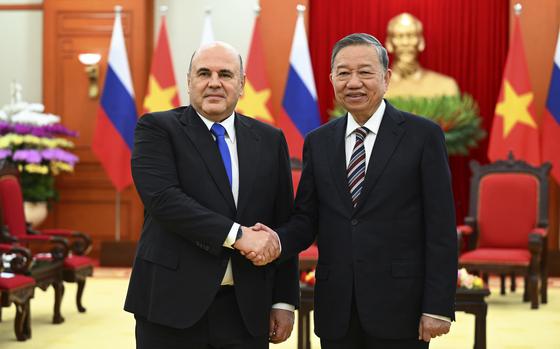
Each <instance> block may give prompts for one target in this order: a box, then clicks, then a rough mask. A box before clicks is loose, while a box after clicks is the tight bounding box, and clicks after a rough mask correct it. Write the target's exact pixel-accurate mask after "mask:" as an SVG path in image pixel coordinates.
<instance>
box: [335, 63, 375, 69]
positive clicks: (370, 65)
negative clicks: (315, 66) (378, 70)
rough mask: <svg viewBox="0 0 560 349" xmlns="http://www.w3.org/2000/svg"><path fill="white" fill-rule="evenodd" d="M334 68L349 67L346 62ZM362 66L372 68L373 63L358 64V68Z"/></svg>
mask: <svg viewBox="0 0 560 349" xmlns="http://www.w3.org/2000/svg"><path fill="white" fill-rule="evenodd" d="M334 68H335V69H350V68H349V67H348V65H347V64H340V65H337V66H335V67H334ZM362 68H373V64H369V63H368V64H360V65H359V66H358V69H362Z"/></svg>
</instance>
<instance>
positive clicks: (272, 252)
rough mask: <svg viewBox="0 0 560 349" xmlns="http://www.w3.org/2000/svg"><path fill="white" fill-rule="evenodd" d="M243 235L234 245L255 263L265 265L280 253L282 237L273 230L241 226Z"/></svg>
mask: <svg viewBox="0 0 560 349" xmlns="http://www.w3.org/2000/svg"><path fill="white" fill-rule="evenodd" d="M241 229H242V231H243V235H242V236H241V238H240V239H239V240H237V241H236V242H235V243H234V244H233V247H234V248H235V249H237V250H239V251H240V252H241V254H242V255H244V256H246V257H247V256H251V257H252V258H249V259H250V260H251V261H252V262H253V264H255V265H265V264H267V263H269V262H271V261H273V260H275V259H276V258H278V256H279V255H280V239H279V238H278V235H276V233H275V232H274V231H273V230H272V229H268V230H255V229H251V228H247V227H241Z"/></svg>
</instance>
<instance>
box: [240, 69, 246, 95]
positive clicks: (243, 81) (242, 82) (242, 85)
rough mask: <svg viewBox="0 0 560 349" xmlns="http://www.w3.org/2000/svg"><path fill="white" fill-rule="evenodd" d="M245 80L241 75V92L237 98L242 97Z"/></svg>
mask: <svg viewBox="0 0 560 349" xmlns="http://www.w3.org/2000/svg"><path fill="white" fill-rule="evenodd" d="M246 80H247V75H245V74H243V77H242V78H241V92H240V93H239V96H240V97H241V96H243V91H245V81H246Z"/></svg>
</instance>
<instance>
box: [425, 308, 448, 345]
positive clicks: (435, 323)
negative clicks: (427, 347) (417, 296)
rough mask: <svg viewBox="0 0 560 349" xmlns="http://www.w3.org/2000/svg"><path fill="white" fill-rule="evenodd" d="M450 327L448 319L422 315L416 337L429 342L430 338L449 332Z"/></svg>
mask: <svg viewBox="0 0 560 349" xmlns="http://www.w3.org/2000/svg"><path fill="white" fill-rule="evenodd" d="M450 327H451V323H450V322H448V321H445V320H440V319H436V318H433V317H430V316H427V315H422V317H421V318H420V325H419V326H418V339H419V340H423V341H425V342H429V341H430V339H432V338H436V337H438V336H441V335H444V334H446V333H447V332H449V328H450Z"/></svg>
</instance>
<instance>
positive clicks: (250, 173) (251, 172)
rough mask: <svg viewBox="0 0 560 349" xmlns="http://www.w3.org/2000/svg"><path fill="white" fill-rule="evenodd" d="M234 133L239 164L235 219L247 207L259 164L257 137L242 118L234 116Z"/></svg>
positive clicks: (258, 140)
mask: <svg viewBox="0 0 560 349" xmlns="http://www.w3.org/2000/svg"><path fill="white" fill-rule="evenodd" d="M235 132H236V134H237V157H238V163H239V196H238V200H237V217H240V215H241V213H242V212H243V210H244V209H245V207H247V204H248V203H249V198H250V197H251V191H252V189H253V183H254V180H255V175H256V171H257V167H258V163H259V156H260V147H259V142H260V139H259V136H258V134H257V133H256V132H255V131H254V130H253V129H252V128H251V124H250V123H249V122H248V121H247V120H246V119H245V117H244V116H241V115H236V117H235Z"/></svg>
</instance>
